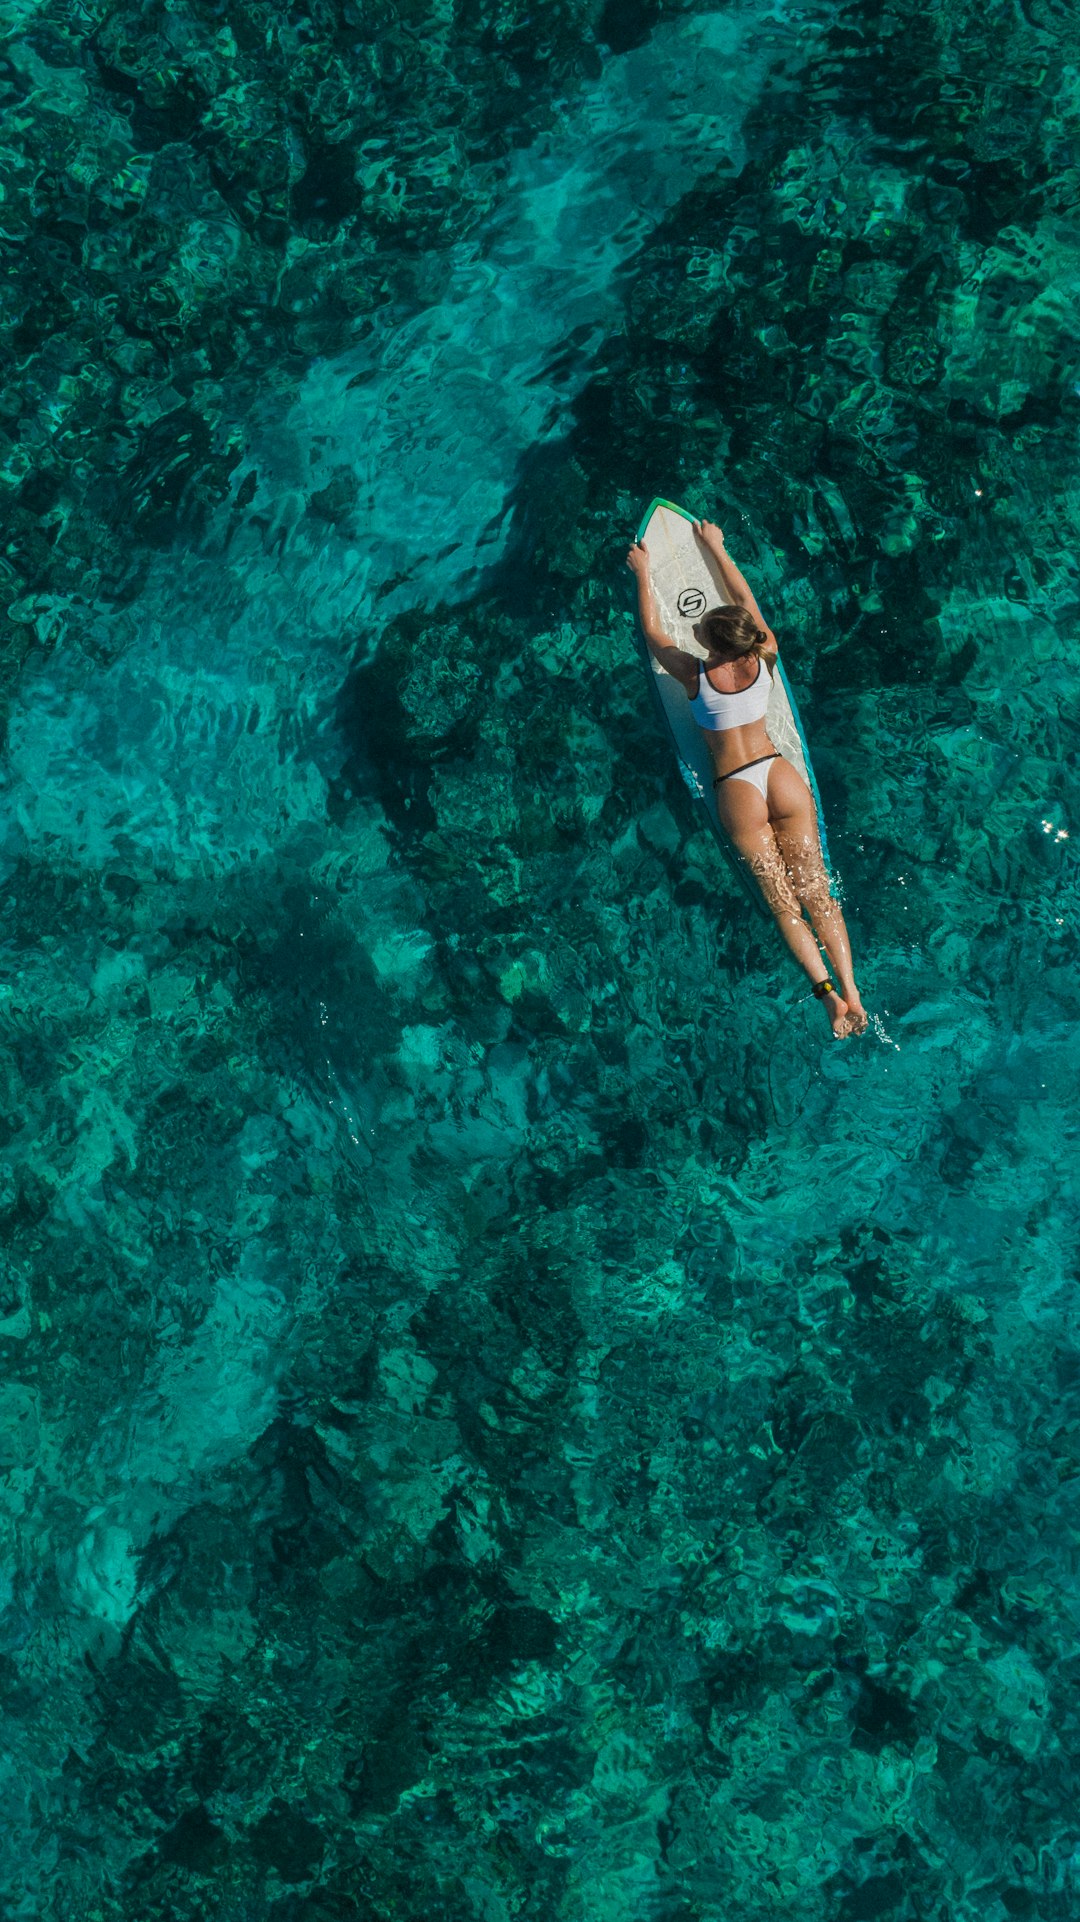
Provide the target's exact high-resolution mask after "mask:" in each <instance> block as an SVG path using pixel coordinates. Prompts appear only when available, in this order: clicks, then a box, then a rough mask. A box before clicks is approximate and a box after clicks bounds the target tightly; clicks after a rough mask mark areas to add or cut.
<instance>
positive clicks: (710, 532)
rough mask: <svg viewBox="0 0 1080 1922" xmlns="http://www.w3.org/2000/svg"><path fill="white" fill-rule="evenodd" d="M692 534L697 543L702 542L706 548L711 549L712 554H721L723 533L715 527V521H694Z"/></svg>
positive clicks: (721, 529) (719, 528)
mask: <svg viewBox="0 0 1080 1922" xmlns="http://www.w3.org/2000/svg"><path fill="white" fill-rule="evenodd" d="M694 532H695V534H696V535H697V537H698V540H699V541H702V542H703V543H704V545H705V546H706V547H711V548H712V550H713V553H714V554H722V553H723V551H724V531H723V528H721V527H717V525H716V522H715V521H695V522H694Z"/></svg>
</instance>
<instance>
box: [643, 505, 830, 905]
mask: <svg viewBox="0 0 1080 1922" xmlns="http://www.w3.org/2000/svg"><path fill="white" fill-rule="evenodd" d="M637 538H638V540H639V541H644V543H645V545H646V547H647V548H648V550H649V571H650V574H651V576H652V584H653V592H654V594H655V596H656V602H657V606H658V608H659V610H660V620H661V624H662V625H663V628H664V631H665V633H667V634H669V635H670V636H671V639H672V640H673V641H674V642H675V645H676V647H680V648H683V649H685V651H686V652H687V653H688V654H695V655H697V657H698V659H699V660H703V659H704V657H705V652H706V650H705V649H704V648H703V647H699V646H698V643H697V642H696V641H695V639H694V635H693V627H694V623H695V621H699V620H700V619H701V616H702V615H703V614H704V613H705V611H706V609H707V608H710V607H717V606H725V605H726V604H727V603H728V600H729V598H730V597H729V596H728V595H727V594H726V593H725V592H724V588H723V583H722V582H721V579H720V573H719V569H718V568H717V565H716V562H715V560H714V559H713V557H712V555H711V554H710V553H709V552H708V550H707V549H706V548H704V547H703V546H702V544H701V542H700V541H699V540H698V537H697V535H696V534H695V533H694V525H693V516H692V515H691V514H688V513H687V512H686V509H685V508H683V507H676V505H675V503H674V502H673V501H664V500H654V501H652V502H651V503H650V505H649V506H648V507H647V508H646V510H645V512H644V514H643V515H642V518H641V525H640V527H639V528H638V531H637ZM639 639H640V641H641V647H642V652H643V653H644V655H645V659H646V661H647V662H648V665H649V678H650V680H651V681H652V684H653V688H654V689H655V692H656V696H657V700H658V702H659V706H660V712H661V714H662V715H663V718H664V723H665V726H666V727H667V730H668V733H669V734H670V736H671V739H672V743H673V745H674V748H675V752H676V754H677V755H678V757H679V767H680V771H681V773H682V777H683V780H684V781H685V782H686V785H687V787H688V788H689V790H690V793H691V795H692V797H693V799H694V801H695V803H696V804H697V805H698V806H699V807H700V808H702V809H703V810H704V813H705V817H706V819H707V820H708V823H709V826H710V827H711V828H712V830H713V833H714V834H715V835H716V838H717V840H718V841H719V843H720V846H721V847H722V849H723V850H724V853H725V854H726V855H727V857H728V859H729V860H730V862H731V864H732V866H733V867H734V869H735V871H736V873H737V874H738V876H739V879H740V880H741V881H742V882H743V884H744V885H745V887H746V889H747V892H748V893H749V895H750V897H751V899H752V900H753V901H754V902H755V904H756V905H757V906H758V907H759V908H760V909H761V912H762V913H763V914H767V913H768V910H767V908H766V906H765V903H764V901H763V900H762V897H761V893H760V890H759V889H758V888H757V887H755V885H754V883H753V881H752V880H751V879H750V876H749V875H748V873H747V871H746V868H745V866H744V864H743V862H742V861H741V860H740V858H739V856H738V854H737V853H736V851H735V849H734V847H733V846H732V844H731V841H730V840H729V838H728V835H727V833H726V832H725V830H724V828H723V827H722V826H721V822H720V816H719V814H718V812H717V807H716V790H715V788H714V787H713V764H712V761H711V760H710V758H709V750H708V747H707V746H706V743H705V737H704V735H703V733H702V731H701V729H700V728H699V727H698V724H697V722H696V721H695V719H694V717H693V715H692V713H691V712H690V700H689V697H688V695H687V692H686V689H685V688H684V687H683V685H682V682H681V681H677V680H676V679H675V677H674V675H673V674H668V673H666V672H665V670H664V669H663V668H662V667H661V666H660V663H659V661H656V660H654V659H653V657H652V655H651V654H650V652H649V649H648V647H647V645H646V643H645V638H644V635H641V634H640V633H639ZM765 726H766V728H767V730H768V734H769V739H770V740H771V741H772V743H773V746H774V747H777V748H779V750H780V753H781V754H782V755H783V756H784V759H785V760H786V761H790V762H791V765H792V767H793V768H794V769H795V770H796V772H797V773H799V774H801V775H802V778H803V780H804V781H805V782H806V784H807V786H808V788H809V789H810V792H811V794H812V795H813V797H814V806H815V808H816V809H817V818H818V832H819V833H820V835H821V852H822V856H823V858H824V861H825V867H826V871H828V868H829V849H828V843H827V841H826V839H825V822H824V819H823V817H822V812H821V796H820V795H819V793H818V787H817V782H816V780H815V779H814V770H813V768H812V767H811V765H810V752H809V749H808V748H807V745H806V737H805V735H804V734H803V730H802V723H801V722H800V720H799V712H798V709H797V707H796V706H795V701H794V697H793V695H792V692H791V689H790V687H789V686H788V683H787V677H786V675H785V673H784V669H783V666H782V664H781V662H780V661H777V662H776V663H775V669H774V673H773V681H772V688H771V690H770V693H769V705H768V708H767V710H766V713H765Z"/></svg>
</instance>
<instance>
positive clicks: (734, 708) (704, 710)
mask: <svg viewBox="0 0 1080 1922" xmlns="http://www.w3.org/2000/svg"><path fill="white" fill-rule="evenodd" d="M771 685H772V676H771V675H770V673H769V670H768V668H767V667H766V665H765V662H764V661H763V659H762V658H761V656H760V654H759V656H758V670H757V675H756V677H755V678H754V680H752V681H751V683H750V685H749V687H741V688H740V689H739V691H738V693H737V694H725V693H724V691H723V689H722V688H719V687H714V686H713V684H712V682H711V681H710V680H709V679H708V677H707V675H706V673H705V666H704V663H703V662H702V663H700V664H699V666H698V684H697V693H696V694H695V695H694V698H693V700H692V701H691V703H690V711H691V713H692V714H693V717H694V719H695V721H696V722H697V724H698V726H699V727H704V728H707V729H708V731H709V733H710V734H726V733H727V730H728V728H731V727H745V726H746V724H747V722H748V721H761V720H764V718H765V709H766V708H767V707H768V705H769V693H770V690H771Z"/></svg>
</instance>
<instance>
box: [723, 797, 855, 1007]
mask: <svg viewBox="0 0 1080 1922" xmlns="http://www.w3.org/2000/svg"><path fill="white" fill-rule="evenodd" d="M772 765H773V767H774V768H778V767H779V766H780V763H779V762H778V761H774V762H773V763H772ZM769 790H770V800H771V796H772V778H770V781H769ZM716 796H717V809H718V812H719V815H720V819H721V821H722V823H723V825H724V827H725V829H726V831H727V833H728V834H729V835H730V837H731V839H732V841H734V843H735V846H736V847H737V848H738V850H739V853H740V854H741V855H742V857H743V860H744V861H745V862H746V864H747V866H748V868H749V869H750V872H751V873H752V874H753V876H754V879H755V881H756V882H757V884H758V886H759V888H760V889H761V892H762V894H763V895H764V897H765V900H766V902H767V903H768V906H769V908H770V909H771V911H772V915H773V918H774V920H775V922H776V925H777V927H778V928H779V930H780V933H781V935H782V936H783V938H784V940H785V942H786V943H787V946H788V948H789V949H790V950H791V953H792V954H793V956H794V957H795V960H796V961H797V962H798V964H799V966H800V967H801V968H802V970H803V973H804V974H805V975H806V978H807V980H808V981H810V982H811V983H812V984H814V985H816V984H817V983H818V982H819V981H821V980H823V979H824V977H825V964H824V962H823V961H822V959H821V955H820V954H819V952H818V944H817V942H816V941H815V939H814V936H813V934H812V933H811V931H810V929H809V927H808V926H807V924H806V922H805V921H804V920H803V914H802V908H801V907H800V905H799V898H798V895H797V893H796V891H795V888H794V886H793V883H792V878H791V876H790V874H789V873H788V871H787V868H786V867H785V865H784V860H783V856H782V854H781V852H780V849H779V847H778V845H777V839H776V836H775V834H774V833H773V830H772V827H771V826H770V824H769V807H768V803H767V802H766V801H764V800H763V799H762V797H761V795H760V794H759V793H758V792H757V789H756V788H754V787H752V786H751V785H750V783H749V781H731V780H728V781H723V782H722V783H721V785H720V786H719V787H718V788H717V790H716ZM824 1006H825V1012H826V1014H827V1015H828V1017H829V1022H830V1025H831V1027H832V1031H833V1033H834V1034H835V1035H838V1036H844V1035H846V1034H847V1033H848V1031H849V1028H850V1017H849V1012H848V1005H847V1002H846V1000H845V999H844V997H843V995H842V994H829V995H826V997H825V1001H824Z"/></svg>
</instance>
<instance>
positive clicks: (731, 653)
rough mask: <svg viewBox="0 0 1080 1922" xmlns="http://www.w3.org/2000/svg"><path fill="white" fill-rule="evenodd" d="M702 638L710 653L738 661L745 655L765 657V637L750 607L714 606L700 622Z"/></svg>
mask: <svg viewBox="0 0 1080 1922" xmlns="http://www.w3.org/2000/svg"><path fill="white" fill-rule="evenodd" d="M698 640H699V641H701V643H702V644H703V646H705V647H707V648H708V650H709V653H710V654H720V655H722V656H723V658H724V660H726V661H737V660H739V659H740V658H741V657H742V656H743V655H744V654H756V655H757V656H758V658H759V659H760V657H761V650H762V648H763V647H764V645H765V636H764V634H763V633H762V631H761V629H760V627H759V626H758V624H757V622H756V620H755V619H754V616H753V615H752V614H751V612H750V609H749V608H748V607H710V609H709V611H708V613H707V614H703V615H702V617H701V620H700V622H699V624H698Z"/></svg>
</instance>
